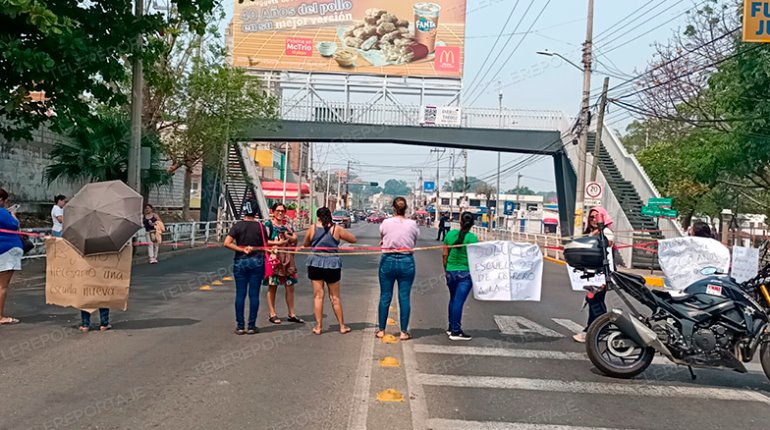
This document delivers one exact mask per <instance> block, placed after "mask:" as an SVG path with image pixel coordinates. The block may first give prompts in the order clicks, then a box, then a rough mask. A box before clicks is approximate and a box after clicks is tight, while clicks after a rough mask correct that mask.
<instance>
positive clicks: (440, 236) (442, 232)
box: [436, 227, 449, 240]
mask: <svg viewBox="0 0 770 430" xmlns="http://www.w3.org/2000/svg"><path fill="white" fill-rule="evenodd" d="M448 231H449V229H448V228H446V227H439V228H438V236H437V237H436V240H444V238H445V237H446V232H448Z"/></svg>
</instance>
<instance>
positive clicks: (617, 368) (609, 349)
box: [586, 314, 655, 379]
mask: <svg viewBox="0 0 770 430" xmlns="http://www.w3.org/2000/svg"><path fill="white" fill-rule="evenodd" d="M586 352H587V353H588V358H589V359H590V360H591V363H593V365H594V366H596V368H597V369H599V370H600V371H601V372H602V373H604V374H605V375H607V376H611V377H613V378H623V379H628V378H633V377H634V376H636V375H638V374H640V373H642V372H644V371H645V370H646V369H647V367H648V366H649V365H650V363H652V359H653V358H655V350H654V349H653V348H650V347H642V346H639V345H637V344H636V343H635V342H634V341H632V340H631V339H629V338H628V337H626V336H625V335H624V334H623V333H622V332H621V331H620V329H618V328H617V327H616V326H615V325H614V324H613V323H612V322H611V321H610V316H609V315H608V314H604V315H602V316H600V317H599V318H597V319H596V321H594V322H593V324H591V326H590V327H588V333H586Z"/></svg>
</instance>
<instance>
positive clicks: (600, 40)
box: [594, 0, 683, 44]
mask: <svg viewBox="0 0 770 430" xmlns="http://www.w3.org/2000/svg"><path fill="white" fill-rule="evenodd" d="M682 1H683V0H678V1H677V2H676V4H678V3H681V2H682ZM664 4H666V1H662V2H660V3H658V4H656V5H655V6H653V7H651V8H650V9H648V10H647V11H645V12H642V13H638V14H634V19H632V20H631V21H629V22H628V23H626V24H625V25H624V26H622V27H618V28H616V29H615V30H613V31H611V32H609V33H607V34H604V35H602V36H597V37H596V41H595V42H594V43H604V44H606V41H607V40H608V39H611V38H612V36H613V35H615V34H617V33H618V32H621V31H623V30H625V29H626V28H627V27H630V28H631V30H628V31H626V32H625V33H623V34H621V36H622V35H624V34H627V33H628V32H630V31H633V29H634V28H638V27H639V25H634V26H632V24H633V23H635V22H637V21H639V20H640V19H642V18H644V17H645V16H647V15H648V14H650V13H652V12H653V11H655V9H657V8H659V7H661V6H663V5H664ZM658 16H660V15H658V14H655V15H653V16H652V17H650V18H648V19H647V20H646V21H644V22H643V23H642V25H644V24H646V23H647V22H649V21H650V20H652V19H655V18H657V17H658ZM619 37H620V36H616V37H614V38H612V39H611V40H610V42H609V43H612V41H615V40H617V39H618V38H619Z"/></svg>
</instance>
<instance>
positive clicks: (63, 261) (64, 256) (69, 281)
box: [45, 239, 132, 310]
mask: <svg viewBox="0 0 770 430" xmlns="http://www.w3.org/2000/svg"><path fill="white" fill-rule="evenodd" d="M45 250H46V260H47V262H46V281H45V302H46V304H49V305H57V306H63V307H73V308H78V309H83V310H93V309H97V308H111V309H122V310H126V307H127V306H128V287H129V284H130V283H131V260H132V248H131V245H130V244H129V245H127V246H125V247H124V248H123V250H122V251H120V252H119V253H109V254H97V255H90V256H87V257H83V256H81V255H80V253H78V251H77V250H76V249H75V248H73V247H72V245H70V243H69V242H67V241H66V240H64V239H48V240H46V241H45Z"/></svg>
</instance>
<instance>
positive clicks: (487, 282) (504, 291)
mask: <svg viewBox="0 0 770 430" xmlns="http://www.w3.org/2000/svg"><path fill="white" fill-rule="evenodd" d="M467 249H468V264H469V266H470V269H471V279H473V297H474V298H475V299H476V300H498V301H520V300H521V301H540V292H541V290H542V286H543V253H542V252H541V251H540V247H538V246H537V245H533V244H530V243H513V242H506V241H495V242H483V243H474V244H473V245H469V246H468V248H467Z"/></svg>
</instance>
